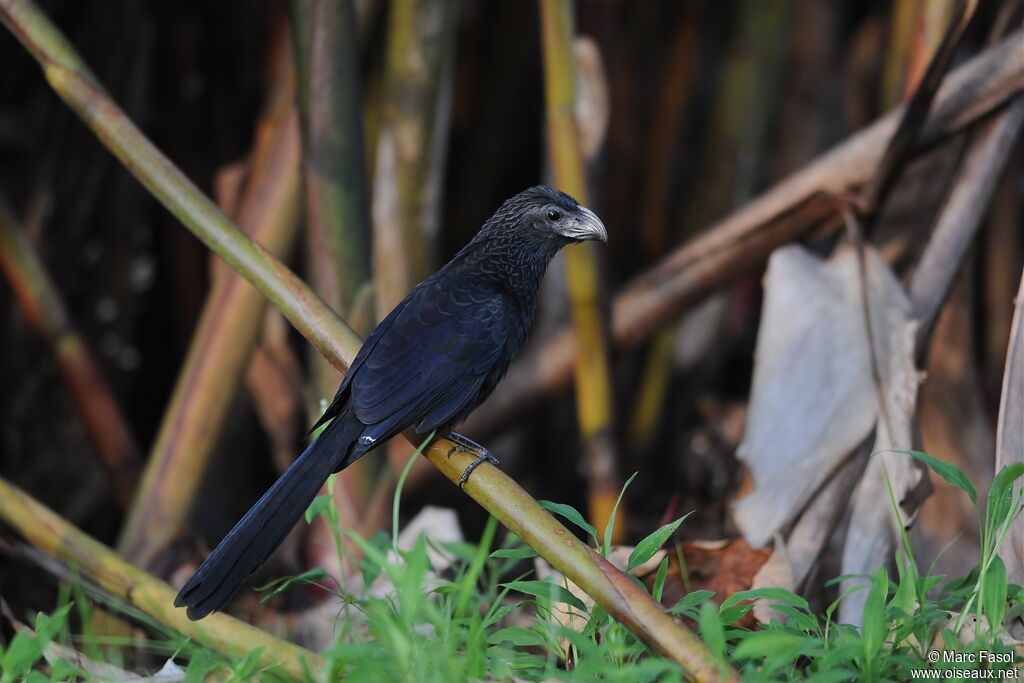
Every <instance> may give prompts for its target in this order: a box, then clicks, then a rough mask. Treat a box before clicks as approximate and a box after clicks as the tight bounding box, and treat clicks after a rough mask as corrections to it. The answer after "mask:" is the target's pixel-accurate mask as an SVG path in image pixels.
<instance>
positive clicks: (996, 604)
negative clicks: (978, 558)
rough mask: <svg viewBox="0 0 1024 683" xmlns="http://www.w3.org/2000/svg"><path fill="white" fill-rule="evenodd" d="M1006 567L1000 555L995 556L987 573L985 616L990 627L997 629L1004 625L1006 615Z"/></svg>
mask: <svg viewBox="0 0 1024 683" xmlns="http://www.w3.org/2000/svg"><path fill="white" fill-rule="evenodd" d="M1006 589H1007V586H1006V565H1004V564H1003V560H1002V558H1001V557H999V556H998V555H995V556H993V558H992V562H991V563H990V564H989V565H988V571H987V572H985V598H984V600H985V604H984V605H983V608H984V610H985V616H986V617H987V618H988V623H989V627H990V628H992V629H997V628H999V627H1000V625H1001V624H1002V623H1003V616H1004V615H1005V614H1006Z"/></svg>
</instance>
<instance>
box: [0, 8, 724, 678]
mask: <svg viewBox="0 0 1024 683" xmlns="http://www.w3.org/2000/svg"><path fill="white" fill-rule="evenodd" d="M0 16H2V17H3V20H4V22H5V23H6V24H7V25H8V26H10V27H12V30H13V31H14V32H15V34H16V35H18V37H19V39H21V40H22V42H23V43H25V44H26V46H29V49H30V50H31V51H32V52H33V54H36V55H37V57H38V58H39V59H40V61H41V62H42V63H43V65H44V70H45V71H46V73H47V75H48V77H50V80H51V83H53V84H54V88H55V90H57V92H58V94H60V95H61V97H64V98H65V99H66V100H67V101H68V103H69V104H70V105H71V106H72V108H73V109H74V110H75V111H76V112H79V114H80V115H81V116H82V118H83V119H84V120H85V121H86V123H87V124H89V125H90V127H92V128H93V129H94V130H95V131H96V133H97V134H98V136H99V137H100V139H101V141H103V142H104V143H105V144H107V146H108V147H110V148H111V149H112V151H114V152H115V154H117V155H118V156H119V158H123V161H124V163H125V166H126V167H127V168H128V169H129V170H130V171H132V172H133V173H134V174H135V175H136V176H137V177H138V178H139V179H140V180H141V181H142V182H143V183H144V184H146V186H147V187H150V186H152V187H150V189H151V191H152V192H153V194H154V195H155V196H156V197H157V198H158V199H160V201H161V202H163V203H164V204H165V205H166V206H167V207H168V208H169V209H171V211H172V212H173V213H174V214H175V215H176V216H179V217H181V218H182V222H183V223H184V224H185V225H186V227H188V228H189V229H191V230H193V231H194V232H195V233H196V234H197V235H198V236H199V237H200V238H201V239H203V241H204V242H205V243H206V244H207V245H208V246H210V248H211V249H212V250H214V251H215V252H217V253H218V254H219V255H221V256H222V257H223V258H224V260H225V261H226V262H227V263H228V265H230V266H232V267H233V268H235V269H236V270H238V271H239V272H240V273H241V274H243V275H244V276H245V277H246V279H249V280H250V282H252V284H253V286H255V287H256V288H257V289H258V290H259V291H260V292H262V293H263V294H264V295H265V296H266V297H267V298H268V299H270V300H271V302H272V303H274V304H275V305H276V306H277V307H278V308H279V309H280V310H281V311H282V312H283V313H284V314H285V315H286V316H287V317H288V319H289V320H290V321H291V322H292V324H293V325H295V326H296V327H297V328H298V329H300V331H302V332H303V334H304V335H306V337H307V338H308V339H310V340H311V341H312V342H313V343H314V344H316V345H317V347H318V348H320V349H321V352H322V353H324V354H325V355H326V356H327V357H328V359H329V360H330V361H331V362H332V363H333V364H334V365H335V366H336V367H345V366H346V365H347V364H348V363H350V362H351V360H352V358H353V357H354V356H355V353H356V351H357V350H358V348H359V340H358V338H357V337H356V336H355V335H354V334H353V333H352V332H351V330H350V329H349V328H348V327H347V326H346V325H345V324H344V322H342V321H341V320H340V319H339V318H337V316H335V315H334V314H333V313H332V312H331V310H330V309H329V308H327V306H325V305H324V304H323V302H322V301H321V300H320V299H319V298H318V297H316V295H315V294H313V293H312V292H311V291H310V290H309V288H308V287H307V286H306V285H305V284H304V283H303V282H302V281H301V280H299V279H298V278H297V277H296V276H295V275H294V273H292V272H291V271H289V270H288V269H287V268H286V267H285V266H284V265H283V264H281V263H280V262H279V261H277V260H276V259H275V258H274V257H273V256H271V255H270V254H269V253H267V251H266V250H265V249H263V248H262V247H260V246H259V245H258V244H257V243H255V242H252V241H251V240H250V239H248V238H247V237H245V235H243V234H242V233H240V232H239V231H238V229H237V228H236V227H235V226H234V225H233V224H232V223H231V221H230V220H229V219H228V218H227V217H225V216H224V215H223V214H222V213H221V212H219V211H218V210H217V209H216V207H215V206H213V204H212V202H210V201H209V199H207V198H206V197H204V196H203V195H202V193H200V192H199V190H198V189H196V188H195V186H194V185H192V184H191V183H189V182H188V181H187V180H186V179H185V178H184V176H183V175H182V174H181V172H180V171H178V170H177V169H175V168H174V167H173V166H172V165H171V164H170V162H169V161H167V160H166V158H165V157H163V156H162V155H161V154H160V153H159V152H158V151H157V150H156V149H155V148H154V147H153V146H152V144H151V143H149V141H148V140H146V139H145V137H143V136H142V134H141V133H139V132H138V130H137V129H135V127H134V126H133V125H132V124H131V122H130V121H128V120H127V118H125V117H124V115H123V114H122V113H121V112H120V111H119V110H118V109H117V107H116V106H115V105H114V104H113V103H112V102H111V101H110V100H109V98H107V97H106V96H105V95H103V94H102V92H101V91H100V90H98V89H97V88H96V87H95V85H94V84H93V83H90V82H88V81H87V80H86V79H85V78H84V77H83V75H82V73H81V72H75V71H74V70H73V69H70V68H69V67H68V62H64V63H62V64H61V65H54V63H53V58H52V53H51V50H49V49H48V48H51V47H52V48H55V49H56V50H57V54H61V55H62V56H64V57H67V56H68V52H70V51H71V48H70V46H69V45H68V44H67V42H66V41H65V40H64V39H63V37H61V36H60V34H59V33H58V32H57V30H56V28H55V27H53V25H52V24H51V23H50V22H49V21H48V20H47V19H46V17H45V16H44V15H43V14H42V13H41V12H39V10H38V9H37V8H36V7H35V6H34V5H33V4H32V3H31V1H30V0H18V1H17V2H15V0H0ZM54 40H56V41H57V42H56V43H54V42H53V41H54ZM71 56H73V57H74V59H73V60H72V61H71V62H70V64H71V65H72V66H75V65H78V66H81V61H80V60H79V59H78V57H77V56H76V55H74V53H73V52H71ZM54 71H57V72H58V73H59V74H60V77H58V78H54V77H53V76H52V73H53V72H54ZM125 143H131V144H125ZM412 440H415V441H417V442H418V441H419V440H418V439H415V437H413V439H412ZM453 449H454V444H453V443H452V442H450V441H448V440H446V439H437V440H436V441H435V442H434V443H433V444H432V445H431V446H430V448H429V449H428V451H427V457H428V459H429V460H430V461H431V463H433V464H434V466H435V467H437V468H438V469H439V470H441V472H442V473H443V474H444V475H445V476H447V477H448V478H449V479H450V480H452V481H453V482H458V481H459V478H460V477H461V476H462V472H463V471H464V470H465V468H466V467H467V466H468V465H469V463H470V462H471V460H472V456H471V455H469V454H466V453H460V452H453ZM465 490H466V492H467V493H468V494H469V495H470V496H471V497H472V498H473V499H474V500H476V501H477V502H479V503H480V504H481V505H482V506H483V507H484V508H486V509H487V510H488V511H489V512H491V514H493V515H494V516H495V517H496V518H497V519H498V520H499V521H500V522H502V523H503V524H504V525H505V526H507V527H508V528H509V529H511V530H513V531H514V532H515V533H516V534H518V535H519V536H520V537H521V538H523V539H524V540H526V541H527V543H529V544H531V546H533V547H534V548H535V549H536V550H537V551H538V553H539V554H540V555H541V556H542V557H544V558H545V559H546V560H548V562H550V563H551V565H552V566H554V567H556V568H557V569H559V571H561V572H562V573H563V574H564V575H565V576H566V577H567V578H568V579H569V580H570V581H573V582H574V583H576V584H577V585H579V586H580V587H582V588H583V589H584V590H586V591H587V592H588V593H589V594H590V595H591V596H592V597H593V598H594V599H595V601H596V602H597V603H598V604H599V605H601V606H602V607H603V608H604V609H605V610H606V611H607V612H608V613H609V614H611V615H612V616H613V617H615V618H616V619H618V620H619V621H620V622H622V623H623V624H624V625H625V626H626V627H627V628H630V629H631V630H633V631H634V632H635V633H636V634H637V635H638V636H639V637H640V638H642V639H643V640H644V641H646V642H647V643H649V644H650V645H651V647H653V648H654V649H655V650H657V651H658V652H661V653H662V654H664V655H665V656H667V657H671V658H673V659H674V660H676V661H678V662H679V663H680V665H681V666H683V667H684V668H685V669H686V670H687V671H688V672H689V673H690V675H691V676H693V677H694V678H695V679H696V680H700V681H714V680H718V679H719V672H720V671H721V670H722V669H721V665H720V664H719V662H718V661H717V660H716V659H715V657H714V656H713V655H712V654H711V653H710V652H709V651H708V650H707V648H706V647H705V646H704V645H703V643H701V641H700V640H699V639H698V638H697V637H696V636H694V635H693V634H692V633H690V632H689V631H688V630H687V629H686V628H685V627H683V626H682V625H680V624H678V623H677V622H676V621H675V620H674V619H673V618H672V617H671V616H670V615H668V614H667V613H666V612H665V611H664V610H663V609H662V608H661V606H660V605H659V604H658V603H657V602H655V601H654V599H653V598H651V597H650V596H649V595H648V594H647V593H646V592H644V591H643V590H641V589H640V588H639V587H637V586H636V585H635V584H634V583H633V582H632V580H630V579H629V578H627V577H626V576H625V575H624V574H622V573H621V572H620V571H619V570H617V569H615V568H614V567H613V566H612V565H610V564H609V563H607V562H606V561H605V560H603V559H602V558H599V557H597V556H596V555H595V553H594V551H593V550H591V549H590V548H589V547H587V546H586V545H584V544H583V543H581V542H580V541H579V540H578V539H576V538H575V537H574V536H573V535H572V534H571V533H570V532H569V530H568V529H566V528H565V526H563V525H562V524H560V523H559V522H558V521H556V520H555V519H554V518H553V517H552V516H551V515H550V514H549V513H548V512H547V511H546V510H545V509H544V508H542V507H541V506H540V505H539V504H538V503H537V502H536V501H535V500H534V499H532V498H531V497H530V496H529V494H527V493H526V492H525V491H524V490H523V489H522V488H521V487H520V486H519V485H518V484H516V483H515V482H514V481H513V480H512V479H511V478H509V477H508V476H507V475H505V474H504V473H502V472H501V471H500V470H499V469H497V468H496V467H493V466H491V465H488V464H484V465H482V466H481V467H479V468H477V470H476V471H474V473H473V476H472V477H471V478H470V479H469V481H468V482H467V483H466V486H465ZM6 498H8V497H4V499H6ZM0 514H3V513H2V509H0ZM161 600H165V601H166V604H164V605H162V606H163V607H167V606H169V605H170V596H169V595H166V594H165V595H162V596H161ZM183 615H184V613H183V612H182V611H180V610H179V611H178V612H175V613H174V614H173V615H172V616H173V617H174V619H175V620H174V621H169V622H168V623H172V624H174V625H177V624H178V623H179V622H178V621H177V619H179V618H180V619H183V618H184V616H183ZM203 623H205V622H203ZM251 642H252V641H250V642H248V643H247V644H246V646H247V647H248V648H249V649H251V646H252V645H251ZM730 678H732V676H731V675H730Z"/></svg>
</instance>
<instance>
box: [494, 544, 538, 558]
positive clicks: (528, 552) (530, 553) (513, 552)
mask: <svg viewBox="0 0 1024 683" xmlns="http://www.w3.org/2000/svg"><path fill="white" fill-rule="evenodd" d="M488 557H490V558H510V559H514V560H525V559H528V558H531V557H537V551H536V550H534V549H533V548H530V547H528V546H523V547H522V548H501V549H500V550H495V551H494V552H493V553H491V554H490V555H488Z"/></svg>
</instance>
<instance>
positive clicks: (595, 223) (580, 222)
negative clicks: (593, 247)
mask: <svg viewBox="0 0 1024 683" xmlns="http://www.w3.org/2000/svg"><path fill="white" fill-rule="evenodd" d="M563 234H564V235H565V236H566V237H568V238H569V239H573V240H579V241H581V242H582V241H584V240H597V241H598V242H607V241H608V230H607V228H605V227H604V223H602V222H601V219H600V218H598V217H597V214H595V213H594V212H593V211H591V210H590V209H588V208H587V207H585V206H581V207H580V208H579V211H577V212H576V217H575V220H573V222H572V223H571V224H570V225H569V226H568V227H567V228H566V230H565V232H564V233H563Z"/></svg>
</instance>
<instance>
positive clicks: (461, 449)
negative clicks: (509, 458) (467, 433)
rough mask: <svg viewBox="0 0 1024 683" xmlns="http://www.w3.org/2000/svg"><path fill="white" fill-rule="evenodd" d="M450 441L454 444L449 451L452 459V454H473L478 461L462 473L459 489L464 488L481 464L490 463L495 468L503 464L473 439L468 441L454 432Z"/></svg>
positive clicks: (450, 436)
mask: <svg viewBox="0 0 1024 683" xmlns="http://www.w3.org/2000/svg"><path fill="white" fill-rule="evenodd" d="M448 439H449V440H450V441H451V442H452V444H453V445H452V447H451V448H449V449H448V457H451V454H452V453H472V454H473V455H475V456H476V460H474V461H473V462H471V463H470V464H469V467H467V468H466V471H464V472H463V473H462V477H460V478H459V488H462V486H463V485H464V484H465V483H466V481H467V480H468V479H469V475H470V474H472V473H473V470H475V469H476V468H477V467H479V466H480V464H481V463H483V462H489V463H491V464H492V465H494V466H495V467H497V466H498V465H500V464H501V463H500V462H499V461H498V459H497V458H495V457H494V456H493V455H491V452H490V451H489V450H487V449H486V448H484V447H483V446H481V445H480V444H478V443H477V442H475V441H473V440H471V439H467V438H466V437H464V436H462V435H461V434H457V433H455V432H452V433H450V434H449V435H448Z"/></svg>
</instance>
